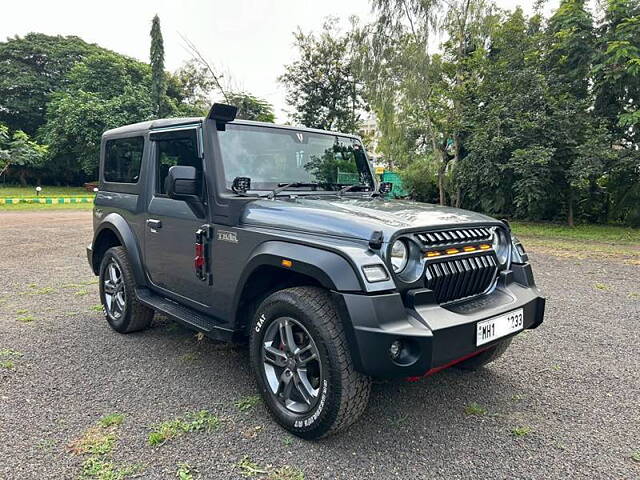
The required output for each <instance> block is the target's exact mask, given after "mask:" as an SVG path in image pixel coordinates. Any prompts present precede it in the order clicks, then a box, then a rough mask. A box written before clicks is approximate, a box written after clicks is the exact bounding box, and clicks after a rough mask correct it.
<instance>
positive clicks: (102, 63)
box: [42, 53, 154, 182]
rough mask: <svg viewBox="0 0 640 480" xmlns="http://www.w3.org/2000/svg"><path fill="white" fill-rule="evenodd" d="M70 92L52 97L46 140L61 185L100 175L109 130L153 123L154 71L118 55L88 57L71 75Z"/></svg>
mask: <svg viewBox="0 0 640 480" xmlns="http://www.w3.org/2000/svg"><path fill="white" fill-rule="evenodd" d="M68 78H69V86H68V87H67V88H66V89H65V90H64V91H63V92H59V93H56V94H55V95H54V96H53V99H52V101H51V103H50V104H49V106H48V108H47V123H46V125H45V126H44V127H43V129H42V139H43V140H44V141H45V142H46V143H47V144H48V145H49V158H50V160H49V162H48V165H47V166H48V168H49V169H50V170H52V169H56V170H57V171H58V172H59V174H60V177H61V178H60V179H61V180H62V181H67V182H71V181H78V179H79V178H82V174H81V173H84V175H88V176H89V177H95V175H96V173H97V165H98V156H99V151H100V138H101V135H102V133H103V132H104V131H105V130H107V129H109V128H114V127H118V126H121V125H126V124H129V123H135V122H138V121H141V120H146V119H149V118H152V117H153V115H154V103H153V101H152V98H151V91H150V88H149V85H150V83H151V81H150V80H151V69H150V67H149V65H147V64H144V63H142V62H139V61H137V60H133V59H131V58H128V57H124V56H122V55H117V54H113V53H101V54H96V55H92V56H90V57H88V58H87V59H86V60H85V61H83V62H81V63H79V64H77V65H76V66H75V67H74V68H73V69H72V70H71V72H70V73H69V76H68Z"/></svg>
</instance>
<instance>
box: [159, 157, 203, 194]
mask: <svg viewBox="0 0 640 480" xmlns="http://www.w3.org/2000/svg"><path fill="white" fill-rule="evenodd" d="M198 186H199V181H198V172H197V171H196V168H195V167H188V166H185V165H174V166H173V167H171V168H170V169H169V173H168V174H167V179H166V180H165V190H166V192H167V195H169V197H171V198H174V199H176V200H193V199H195V198H197V197H198V194H199V191H198V190H199V188H198Z"/></svg>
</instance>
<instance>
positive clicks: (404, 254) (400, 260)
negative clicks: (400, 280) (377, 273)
mask: <svg viewBox="0 0 640 480" xmlns="http://www.w3.org/2000/svg"><path fill="white" fill-rule="evenodd" d="M408 260H409V249H408V248H407V245H406V244H405V243H404V241H402V240H396V241H395V242H394V243H393V245H392V246H391V267H392V268H393V271H394V273H400V272H401V271H402V270H404V267H406V266H407V261H408Z"/></svg>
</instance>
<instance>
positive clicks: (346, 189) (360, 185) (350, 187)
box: [338, 183, 369, 197]
mask: <svg viewBox="0 0 640 480" xmlns="http://www.w3.org/2000/svg"><path fill="white" fill-rule="evenodd" d="M356 188H359V189H364V188H369V185H367V184H365V183H354V184H353V185H347V186H346V187H342V188H341V189H340V190H339V191H338V196H339V197H341V196H342V194H343V193H347V192H350V191H351V190H354V189H356Z"/></svg>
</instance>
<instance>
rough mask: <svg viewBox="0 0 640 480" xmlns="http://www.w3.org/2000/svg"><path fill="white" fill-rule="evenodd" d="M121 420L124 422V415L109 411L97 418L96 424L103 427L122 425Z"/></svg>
mask: <svg viewBox="0 0 640 480" xmlns="http://www.w3.org/2000/svg"><path fill="white" fill-rule="evenodd" d="M122 422H124V415H123V414H121V413H110V414H109V415H105V416H104V417H102V418H101V419H100V420H98V424H99V425H100V426H101V427H103V428H108V427H111V426H114V425H115V426H118V425H122Z"/></svg>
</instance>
